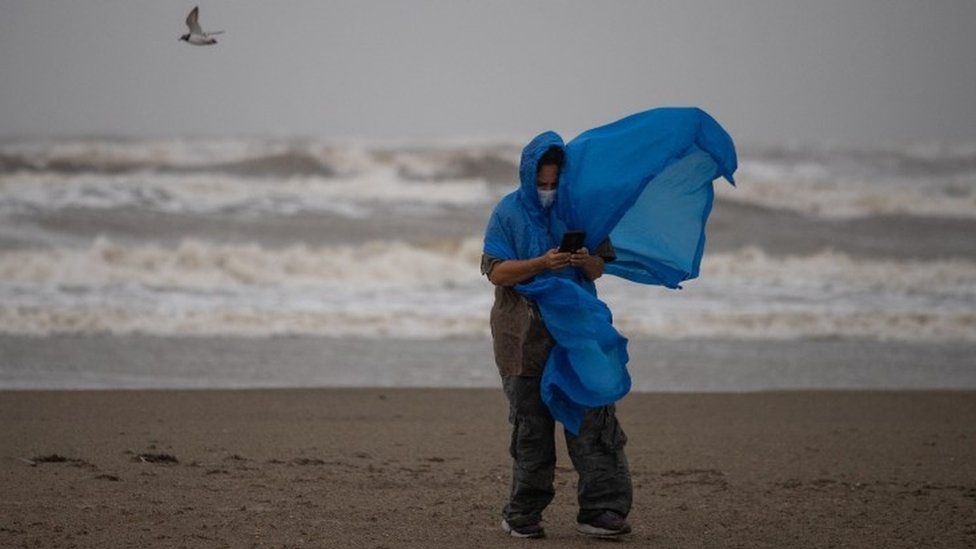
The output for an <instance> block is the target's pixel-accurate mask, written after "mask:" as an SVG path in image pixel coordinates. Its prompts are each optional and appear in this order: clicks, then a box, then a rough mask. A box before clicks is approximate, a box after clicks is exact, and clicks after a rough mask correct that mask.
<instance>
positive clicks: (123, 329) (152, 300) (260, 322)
mask: <svg viewBox="0 0 976 549" xmlns="http://www.w3.org/2000/svg"><path fill="white" fill-rule="evenodd" d="M480 250H481V242H480V240H479V239H476V238H471V239H467V240H463V241H443V242H435V243H430V244H426V245H411V244H407V243H403V242H373V243H367V244H364V245H361V246H332V247H322V248H313V247H307V246H292V247H289V248H284V249H266V248H263V247H261V246H258V245H253V244H252V245H228V244H214V243H208V242H205V241H200V240H186V241H184V242H182V243H181V244H180V245H178V246H175V247H161V246H156V245H142V246H127V245H123V244H119V243H116V242H112V241H109V240H106V239H99V240H98V241H96V242H95V243H94V244H93V245H92V246H91V247H89V248H86V249H67V248H63V249H51V250H20V251H8V252H3V253H0V280H2V282H0V332H3V333H13V334H50V333H94V332H109V333H134V332H139V333H150V334H157V335H238V336H254V337H260V336H268V335H273V334H314V335H331V336H344V335H356V336H362V337H390V336H396V337H409V338H427V339H437V338H443V337H450V336H456V335H480V336H486V335H488V324H487V318H488V310H489V308H490V307H491V300H492V289H491V287H490V284H489V283H488V282H487V281H486V280H485V278H484V277H483V276H481V275H480V273H479V269H478V263H479V259H480ZM701 272H702V276H701V279H700V280H696V281H691V282H689V283H687V285H686V286H685V289H684V290H681V291H670V290H665V289H662V288H658V287H647V286H641V285H637V284H633V283H629V282H625V281H621V280H619V279H615V278H614V277H609V276H608V277H604V279H601V281H600V282H599V287H600V292H601V296H602V297H603V298H604V299H605V300H606V301H607V303H608V304H609V305H610V307H611V309H612V310H613V311H614V318H615V323H616V324H617V326H618V327H619V328H620V329H621V331H622V332H623V333H624V334H625V335H627V336H628V337H639V336H654V337H664V338H690V337H721V338H734V339H768V338H774V339H796V338H812V337H862V338H869V339H878V340H908V341H951V340H963V341H976V312H974V311H976V263H974V262H972V261H968V260H963V259H949V260H940V261H930V262H925V261H894V260H891V261H883V260H864V259H858V258H853V257H850V256H847V255H845V254H841V253H837V252H831V251H824V252H821V253H818V254H812V255H806V256H796V257H771V256H768V255H766V254H765V253H763V252H762V251H761V250H759V249H756V248H744V249H742V250H738V251H736V252H734V253H726V254H709V255H706V258H705V261H704V264H703V266H702V270H701Z"/></svg>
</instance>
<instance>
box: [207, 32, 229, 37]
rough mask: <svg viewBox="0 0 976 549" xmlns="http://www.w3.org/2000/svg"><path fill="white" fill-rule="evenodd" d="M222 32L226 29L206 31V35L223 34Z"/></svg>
mask: <svg viewBox="0 0 976 549" xmlns="http://www.w3.org/2000/svg"><path fill="white" fill-rule="evenodd" d="M224 32H226V31H213V32H210V31H208V32H207V36H213V35H215V34H224Z"/></svg>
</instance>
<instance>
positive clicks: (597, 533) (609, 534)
mask: <svg viewBox="0 0 976 549" xmlns="http://www.w3.org/2000/svg"><path fill="white" fill-rule="evenodd" d="M576 531H577V532H579V533H580V534H583V535H585V536H591V537H594V538H617V537H620V536H625V535H627V534H629V533H630V527H627V528H625V529H623V530H607V529H606V528H597V527H596V526H590V525H589V524H579V523H577V524H576Z"/></svg>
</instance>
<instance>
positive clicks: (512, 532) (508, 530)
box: [502, 519, 546, 539]
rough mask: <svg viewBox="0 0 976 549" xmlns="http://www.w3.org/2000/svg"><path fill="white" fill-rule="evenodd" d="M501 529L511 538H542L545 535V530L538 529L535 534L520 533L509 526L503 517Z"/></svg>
mask: <svg viewBox="0 0 976 549" xmlns="http://www.w3.org/2000/svg"><path fill="white" fill-rule="evenodd" d="M502 530H505V533H506V534H508V535H510V536H512V537H513V538H521V539H535V538H544V537H546V532H545V530H540V531H539V532H537V533H535V534H520V533H518V532H516V531H515V529H514V528H512V527H511V526H509V525H508V521H507V520H505V519H502Z"/></svg>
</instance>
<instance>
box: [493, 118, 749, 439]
mask: <svg viewBox="0 0 976 549" xmlns="http://www.w3.org/2000/svg"><path fill="white" fill-rule="evenodd" d="M551 147H559V148H563V149H564V151H565V153H566V159H565V164H564V166H563V170H562V172H561V174H560V181H559V186H558V191H557V195H556V202H555V204H554V205H553V206H552V207H551V208H549V209H543V208H542V206H541V204H540V203H539V198H538V193H537V191H536V166H537V164H538V161H539V158H540V157H541V156H542V155H543V154H544V153H545V152H546V151H547V150H549V149H550V148H551ZM736 166H737V161H736V152H735V145H734V144H733V142H732V139H731V138H730V137H729V135H728V133H726V132H725V130H724V129H722V127H721V126H720V125H719V124H718V123H717V122H716V121H715V120H714V119H713V118H712V117H711V116H709V115H708V114H707V113H705V112H704V111H702V110H701V109H698V108H693V107H689V108H659V109H652V110H649V111H644V112H641V113H637V114H634V115H631V116H628V117H627V118H624V119H621V120H618V121H616V122H614V123H612V124H608V125H606V126H601V127H598V128H594V129H592V130H588V131H586V132H584V133H582V134H580V135H579V136H578V137H576V138H575V139H573V140H572V141H570V142H569V143H568V144H565V145H564V144H563V141H562V139H561V138H560V137H559V135H558V134H556V133H554V132H545V133H543V134H540V135H539V136H537V137H536V138H535V139H533V140H532V141H531V142H530V143H529V144H528V145H527V146H526V147H525V149H524V150H523V151H522V160H521V165H520V169H519V176H520V180H521V184H520V186H519V189H518V190H517V191H515V192H513V193H511V194H509V195H507V196H506V197H504V198H503V199H502V200H501V201H500V202H499V204H498V206H496V207H495V210H494V212H492V215H491V218H490V219H489V222H488V227H487V229H486V231H485V247H484V251H485V253H486V254H488V255H491V256H494V257H497V258H499V259H503V260H505V259H530V258H533V257H538V256H540V255H543V254H544V253H545V252H546V251H547V250H549V249H551V248H554V247H556V246H558V243H559V242H560V240H561V239H562V235H563V233H564V232H565V231H566V230H569V229H573V230H584V231H586V245H587V247H588V248H589V249H591V250H594V249H596V247H597V246H598V245H599V244H600V243H601V242H602V241H603V240H604V239H605V238H607V237H608V236H609V237H610V239H611V241H612V242H613V245H614V249H615V250H616V253H617V260H616V261H613V262H611V263H608V264H607V265H606V266H605V269H604V272H606V273H608V274H613V275H616V276H620V277H623V278H626V279H628V280H632V281H635V282H640V283H644V284H656V285H662V286H666V287H669V288H679V287H680V286H679V283H680V282H682V281H684V280H688V279H692V278H695V277H697V276H698V269H699V265H700V264H701V258H702V254H703V252H704V249H705V224H706V222H707V220H708V215H709V213H710V212H711V207H712V200H713V198H714V191H713V188H712V182H713V180H714V179H716V178H717V177H720V176H721V177H724V178H725V179H727V180H728V181H729V183H732V184H734V179H733V174H734V172H735V170H736ZM515 289H516V290H517V291H518V292H519V293H521V294H522V295H524V296H525V297H527V298H529V299H531V300H534V301H535V302H536V303H537V304H538V305H539V310H540V312H541V313H542V318H543V321H544V322H545V324H546V328H548V329H549V332H550V333H551V334H552V336H553V339H554V340H555V341H556V346H555V348H554V349H553V350H552V352H551V353H550V355H549V359H548V362H547V363H546V366H545V369H544V370H543V375H542V389H541V390H542V398H543V401H544V402H545V403H546V405H547V406H548V407H549V410H550V412H552V415H553V417H554V418H555V419H556V420H558V421H560V422H561V423H562V424H563V425H564V427H566V429H567V430H569V431H570V432H572V433H578V432H579V426H580V423H581V421H582V418H583V413H584V411H585V409H586V408H592V407H599V406H605V405H608V404H612V403H614V402H616V401H617V400H619V399H620V398H622V397H623V396H624V395H626V394H627V392H628V391H630V375H629V373H628V372H627V361H628V356H627V340H626V338H624V337H623V336H621V335H620V334H619V333H618V332H617V330H616V329H615V328H614V327H613V318H612V315H611V313H610V310H609V308H607V306H606V304H604V303H603V302H602V301H600V300H599V299H598V297H597V292H596V286H595V285H594V284H593V283H592V282H590V281H589V280H586V278H585V277H584V276H583V275H582V272H581V271H580V270H579V269H576V268H573V267H567V268H565V269H562V270H560V271H556V272H551V271H550V272H546V273H542V274H539V275H537V276H536V277H534V278H532V279H530V280H528V281H526V282H524V283H522V284H518V285H516V286H515Z"/></svg>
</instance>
